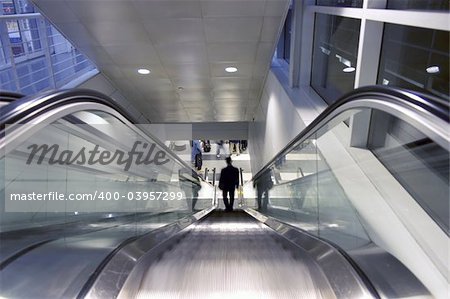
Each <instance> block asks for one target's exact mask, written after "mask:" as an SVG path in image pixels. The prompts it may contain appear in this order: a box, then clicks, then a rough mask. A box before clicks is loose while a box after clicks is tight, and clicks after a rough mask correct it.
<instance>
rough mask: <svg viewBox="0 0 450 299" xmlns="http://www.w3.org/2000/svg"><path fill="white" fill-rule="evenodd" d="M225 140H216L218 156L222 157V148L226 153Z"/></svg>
mask: <svg viewBox="0 0 450 299" xmlns="http://www.w3.org/2000/svg"><path fill="white" fill-rule="evenodd" d="M224 143H225V142H224V141H223V140H219V141H217V142H216V144H217V150H216V157H217V158H220V149H222V150H223V152H224V153H225V147H224V146H223V144H224Z"/></svg>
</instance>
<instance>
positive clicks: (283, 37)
mask: <svg viewBox="0 0 450 299" xmlns="http://www.w3.org/2000/svg"><path fill="white" fill-rule="evenodd" d="M291 28H292V2H291V4H290V6H289V10H288V12H287V15H286V20H285V21H284V26H283V30H282V31H281V34H280V38H279V40H278V44H277V48H276V49H275V53H274V55H273V61H272V63H273V66H277V65H279V63H280V61H285V62H287V63H289V60H290V57H291V38H292V37H291Z"/></svg>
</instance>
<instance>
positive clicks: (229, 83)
mask: <svg viewBox="0 0 450 299" xmlns="http://www.w3.org/2000/svg"><path fill="white" fill-rule="evenodd" d="M211 82H212V84H213V87H214V90H215V91H217V90H235V89H241V90H248V89H249V88H250V79H247V78H212V79H211Z"/></svg>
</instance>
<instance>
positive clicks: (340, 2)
mask: <svg viewBox="0 0 450 299" xmlns="http://www.w3.org/2000/svg"><path fill="white" fill-rule="evenodd" d="M362 3H363V0H317V1H316V4H317V5H321V6H343V7H362Z"/></svg>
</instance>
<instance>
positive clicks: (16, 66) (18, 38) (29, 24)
mask: <svg viewBox="0 0 450 299" xmlns="http://www.w3.org/2000/svg"><path fill="white" fill-rule="evenodd" d="M0 14H2V15H4V16H8V17H6V18H2V19H1V20H0V79H1V80H0V90H11V91H18V92H21V93H24V94H33V93H36V92H39V91H42V90H47V89H56V88H60V87H62V86H64V85H65V84H67V83H69V82H71V81H72V80H74V79H76V78H78V77H79V76H81V75H83V74H85V73H87V72H89V71H91V70H94V69H95V66H94V65H93V64H92V63H91V62H90V61H89V60H88V59H87V58H86V57H85V56H84V55H83V54H81V53H80V52H79V51H78V50H77V49H75V48H74V47H73V46H72V44H71V43H70V42H69V41H67V40H66V39H65V38H64V37H63V36H62V35H61V34H60V33H59V32H58V31H57V30H56V28H55V27H53V26H52V25H51V24H50V23H49V22H48V21H47V20H45V18H44V17H43V16H42V15H40V14H39V13H37V11H36V9H35V8H34V6H33V5H32V4H31V3H29V2H28V1H27V0H0ZM21 14H22V15H21ZM23 14H31V15H27V16H24V15H23Z"/></svg>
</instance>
